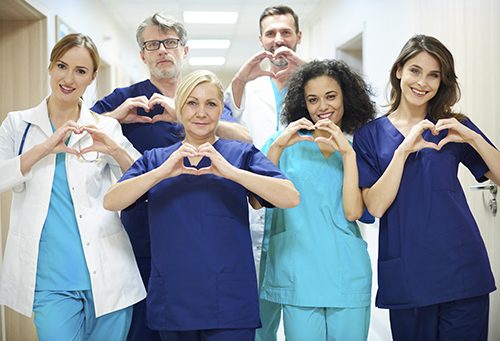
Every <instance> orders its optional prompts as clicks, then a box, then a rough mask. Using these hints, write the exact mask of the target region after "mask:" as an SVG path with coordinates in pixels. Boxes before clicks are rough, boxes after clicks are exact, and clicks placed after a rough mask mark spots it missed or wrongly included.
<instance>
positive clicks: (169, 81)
mask: <svg viewBox="0 0 500 341" xmlns="http://www.w3.org/2000/svg"><path fill="white" fill-rule="evenodd" d="M150 80H151V83H153V85H154V86H156V87H157V88H158V90H160V91H161V93H162V95H164V96H167V97H171V98H174V95H175V89H177V84H179V81H180V77H175V78H156V77H154V76H152V75H151V77H150Z"/></svg>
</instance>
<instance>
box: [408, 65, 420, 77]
mask: <svg viewBox="0 0 500 341" xmlns="http://www.w3.org/2000/svg"><path fill="white" fill-rule="evenodd" d="M410 72H411V73H413V74H416V75H418V74H419V73H420V70H419V69H417V68H415V67H412V68H410Z"/></svg>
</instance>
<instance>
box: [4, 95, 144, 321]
mask: <svg viewBox="0 0 500 341" xmlns="http://www.w3.org/2000/svg"><path fill="white" fill-rule="evenodd" d="M28 123H31V127H30V129H29V131H28V133H27V136H26V140H25V143H24V147H23V151H27V150H29V149H30V148H32V147H33V146H34V145H36V144H39V143H41V142H43V141H45V140H46V139H47V138H48V137H49V136H51V135H52V129H51V126H50V121H49V116H48V110H47V102H46V100H44V101H42V103H40V104H39V105H38V106H37V107H35V108H31V109H28V110H22V111H17V112H11V113H9V114H8V116H7V118H6V119H5V121H4V122H3V123H2V126H1V127H0V174H2V176H1V177H0V192H4V191H7V190H9V189H13V195H12V205H11V213H10V229H9V234H8V237H7V245H6V248H5V256H4V262H3V267H2V271H1V276H0V304H4V305H7V306H9V307H11V308H12V309H14V310H16V311H18V312H19V313H21V314H23V315H26V316H28V317H30V316H31V314H32V311H33V300H34V291H35V281H36V270H37V260H38V246H39V241H40V235H41V232H42V228H43V225H44V222H45V218H46V216H47V212H48V207H49V201H50V195H51V190H52V182H53V178H54V172H55V158H56V155H55V154H51V155H49V156H47V157H45V158H43V159H42V160H40V161H39V162H37V163H36V164H35V165H34V166H33V168H32V170H31V171H30V172H29V173H28V174H26V175H24V176H23V175H22V173H21V171H20V169H21V167H20V156H19V155H18V150H19V145H20V143H21V138H22V135H23V133H24V131H25V129H26V126H27V124H28ZM77 123H78V124H79V125H80V126H82V125H88V124H92V125H95V126H97V127H98V128H99V129H101V130H103V131H104V132H106V133H107V134H108V135H109V136H111V137H112V138H113V139H115V141H117V143H119V144H120V145H121V146H122V147H124V148H125V149H126V150H127V151H128V152H129V154H130V155H131V156H132V157H133V158H134V159H136V158H138V157H139V156H140V154H139V153H138V152H137V151H136V150H135V149H134V148H133V147H132V145H131V143H130V142H129V141H128V140H127V139H126V138H125V137H124V136H123V134H122V132H121V127H120V124H119V123H118V122H117V121H116V120H114V119H112V118H109V117H105V116H99V115H96V114H94V113H91V112H90V111H89V110H88V109H86V108H84V107H83V106H82V109H81V112H80V118H79V120H78V122H77ZM78 141H80V145H81V147H82V148H83V147H86V146H89V145H90V144H91V143H92V139H91V137H90V135H88V134H86V133H84V134H78V135H75V134H72V135H71V137H70V140H69V143H68V146H69V147H70V148H77V146H78V143H77V142H78ZM66 172H67V178H68V185H69V188H70V192H71V197H72V199H73V204H74V208H75V215H76V220H77V224H78V229H79V232H80V236H81V241H82V246H83V251H84V254H85V260H86V263H87V267H88V270H89V273H90V280H91V286H92V293H93V296H94V304H95V312H96V317H99V316H102V315H104V314H107V313H110V312H113V311H116V310H119V309H123V308H125V307H128V306H130V305H132V304H134V303H136V302H138V301H140V300H142V299H144V297H145V296H146V291H145V288H144V285H143V283H142V280H141V276H140V274H139V271H138V269H137V264H136V262H135V258H134V254H133V251H132V247H131V245H130V241H129V239H128V235H127V233H126V232H125V230H124V228H123V226H122V225H121V222H120V219H119V216H118V214H117V213H116V212H111V211H107V210H105V209H104V208H103V203H102V201H103V197H104V194H105V193H106V191H107V190H108V188H109V187H110V185H111V184H112V181H113V180H112V176H111V172H113V173H114V174H115V176H116V177H118V176H120V167H119V166H118V164H117V162H116V161H115V160H114V159H112V158H111V157H109V156H107V155H102V154H101V155H100V157H99V159H98V160H97V161H96V162H85V161H82V159H78V158H77V157H76V156H74V155H71V154H66ZM61 289H62V290H64V288H61Z"/></svg>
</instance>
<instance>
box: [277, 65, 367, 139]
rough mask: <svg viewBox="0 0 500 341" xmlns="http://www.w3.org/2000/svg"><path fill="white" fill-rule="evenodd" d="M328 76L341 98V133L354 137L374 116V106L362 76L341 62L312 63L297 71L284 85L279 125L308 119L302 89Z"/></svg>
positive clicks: (309, 117)
mask: <svg viewBox="0 0 500 341" xmlns="http://www.w3.org/2000/svg"><path fill="white" fill-rule="evenodd" d="M321 76H328V77H331V78H332V79H335V80H336V81H337V83H339V85H340V88H341V90H342V95H343V98H344V103H343V104H344V116H343V117H342V125H341V127H340V128H341V129H342V131H343V132H346V133H348V134H352V133H354V132H355V131H356V130H357V129H358V128H360V127H361V126H362V125H364V124H365V123H366V122H368V121H370V120H372V119H373V118H374V117H375V115H376V109H375V103H374V102H373V101H372V100H371V99H370V95H372V92H371V89H370V87H369V86H368V84H366V82H365V81H364V80H363V78H362V77H361V76H359V75H358V74H357V73H356V72H354V71H352V70H351V68H350V67H349V66H348V65H347V64H346V63H344V62H342V61H339V60H334V59H325V60H313V61H311V62H309V63H306V64H304V65H302V66H301V67H300V69H299V70H298V71H297V72H295V73H294V74H293V76H292V77H291V78H290V79H289V80H288V83H287V88H288V90H287V93H286V97H285V101H284V107H283V111H282V121H283V123H284V124H289V123H290V122H294V121H296V120H298V119H300V118H302V117H305V118H307V119H308V120H310V119H311V116H310V115H309V112H308V111H307V105H306V100H305V96H304V87H305V86H306V84H307V82H309V81H310V80H312V79H315V78H318V77H321Z"/></svg>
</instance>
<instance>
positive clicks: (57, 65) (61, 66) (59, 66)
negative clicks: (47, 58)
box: [56, 63, 66, 70]
mask: <svg viewBox="0 0 500 341" xmlns="http://www.w3.org/2000/svg"><path fill="white" fill-rule="evenodd" d="M56 67H57V68H58V69H61V70H64V69H66V65H65V64H63V63H57V64H56Z"/></svg>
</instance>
